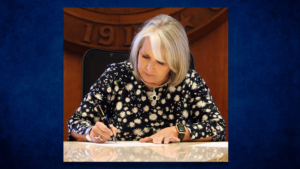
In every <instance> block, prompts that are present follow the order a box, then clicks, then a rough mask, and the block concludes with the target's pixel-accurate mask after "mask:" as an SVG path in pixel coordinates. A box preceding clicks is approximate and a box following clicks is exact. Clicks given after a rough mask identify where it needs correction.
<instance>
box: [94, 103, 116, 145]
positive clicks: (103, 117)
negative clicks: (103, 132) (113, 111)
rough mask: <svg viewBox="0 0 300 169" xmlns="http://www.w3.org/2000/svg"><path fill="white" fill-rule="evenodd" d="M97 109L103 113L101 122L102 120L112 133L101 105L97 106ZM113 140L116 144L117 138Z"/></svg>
mask: <svg viewBox="0 0 300 169" xmlns="http://www.w3.org/2000/svg"><path fill="white" fill-rule="evenodd" d="M97 107H99V108H100V110H101V113H102V115H101V114H100V116H101V120H102V121H103V123H104V124H105V125H106V126H107V127H108V128H109V129H110V130H111V131H112V129H111V128H110V126H109V124H108V121H107V119H106V117H105V115H104V113H103V111H102V108H101V106H100V105H97V106H96V108H97ZM112 132H113V131H112ZM113 140H114V142H115V143H116V141H117V139H116V138H115V136H114V137H113Z"/></svg>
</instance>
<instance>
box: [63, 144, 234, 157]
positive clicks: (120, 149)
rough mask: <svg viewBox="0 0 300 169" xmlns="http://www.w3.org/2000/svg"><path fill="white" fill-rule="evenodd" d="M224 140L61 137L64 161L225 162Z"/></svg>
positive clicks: (226, 150) (226, 149) (226, 148)
mask: <svg viewBox="0 0 300 169" xmlns="http://www.w3.org/2000/svg"><path fill="white" fill-rule="evenodd" d="M224 143H225V144H226V143H228V142H182V143H172V144H166V145H164V144H161V145H158V144H152V143H146V144H145V143H139V142H138V141H118V142H117V144H119V145H112V144H109V145H108V144H106V145H103V144H96V143H88V142H70V141H69V142H68V141H65V142H64V162H177V161H178V162H228V146H227V147H224V146H222V145H224ZM141 144H143V145H141ZM201 144H203V145H202V146H201ZM212 144H213V145H212Z"/></svg>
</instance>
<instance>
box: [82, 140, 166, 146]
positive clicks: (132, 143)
mask: <svg viewBox="0 0 300 169" xmlns="http://www.w3.org/2000/svg"><path fill="white" fill-rule="evenodd" d="M87 144H97V145H99V146H108V147H142V146H167V145H168V144H154V143H141V142H139V141H117V142H116V143H115V142H114V141H106V142H105V143H87Z"/></svg>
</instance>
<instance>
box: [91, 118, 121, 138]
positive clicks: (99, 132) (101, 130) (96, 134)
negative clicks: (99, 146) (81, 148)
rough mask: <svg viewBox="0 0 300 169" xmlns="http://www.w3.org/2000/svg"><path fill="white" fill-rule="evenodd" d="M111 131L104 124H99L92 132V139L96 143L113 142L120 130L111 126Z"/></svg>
mask: <svg viewBox="0 0 300 169" xmlns="http://www.w3.org/2000/svg"><path fill="white" fill-rule="evenodd" d="M110 128H111V129H112V130H110V129H109V128H108V127H106V125H105V124H104V123H102V122H97V123H96V124H95V126H93V128H92V129H91V131H90V138H91V140H92V141H93V142H95V143H104V142H106V141H107V140H111V139H112V137H114V136H116V134H117V132H118V130H117V129H116V128H115V127H114V126H113V125H112V124H110Z"/></svg>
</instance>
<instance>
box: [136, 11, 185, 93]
mask: <svg viewBox="0 0 300 169" xmlns="http://www.w3.org/2000/svg"><path fill="white" fill-rule="evenodd" d="M146 38H149V40H150V42H151V46H152V51H153V54H154V57H155V59H156V60H158V61H159V62H163V63H168V65H169V66H170V69H171V71H170V76H169V80H168V83H169V88H170V87H175V86H177V85H178V84H180V83H181V82H182V81H183V80H184V78H185V76H186V74H187V71H188V69H189V64H190V50H189V45H188V38H187V35H186V33H185V30H184V28H183V26H182V25H181V24H180V23H179V22H178V21H177V20H176V19H174V18H172V17H171V16H168V15H164V14H161V15H158V16H156V17H154V18H152V19H150V20H148V21H146V22H145V23H144V24H143V25H142V26H141V29H140V31H139V33H138V34H137V35H136V36H135V38H134V39H133V41H132V44H131V52H130V62H131V65H132V66H133V74H134V76H135V77H136V79H137V80H140V79H141V76H140V74H139V72H138V55H139V50H140V48H141V47H142V45H143V43H144V41H145V39H146Z"/></svg>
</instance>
